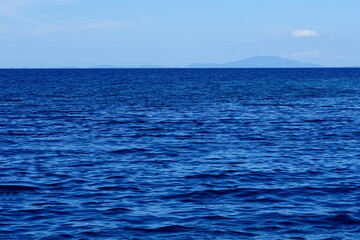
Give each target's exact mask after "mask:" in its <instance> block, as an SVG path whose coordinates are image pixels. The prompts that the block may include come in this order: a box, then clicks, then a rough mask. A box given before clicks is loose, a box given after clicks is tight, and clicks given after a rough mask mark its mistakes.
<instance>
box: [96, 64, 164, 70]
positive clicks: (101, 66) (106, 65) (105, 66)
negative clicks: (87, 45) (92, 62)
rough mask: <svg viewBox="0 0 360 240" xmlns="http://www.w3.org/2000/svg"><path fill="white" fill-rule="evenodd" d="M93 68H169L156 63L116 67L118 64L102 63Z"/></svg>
mask: <svg viewBox="0 0 360 240" xmlns="http://www.w3.org/2000/svg"><path fill="white" fill-rule="evenodd" d="M91 68H105V69H106V68H167V67H164V66H155V65H141V66H126V67H124V66H122V67H116V66H113V65H109V64H103V65H100V66H95V67H91Z"/></svg>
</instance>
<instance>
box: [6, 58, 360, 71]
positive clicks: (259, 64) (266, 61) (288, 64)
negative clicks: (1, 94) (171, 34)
mask: <svg viewBox="0 0 360 240" xmlns="http://www.w3.org/2000/svg"><path fill="white" fill-rule="evenodd" d="M187 68H188V69H191V68H193V69H198V68H360V65H355V66H336V67H328V66H322V65H319V64H314V63H305V62H300V61H296V60H291V59H286V58H281V57H274V56H258V57H251V58H246V59H243V60H239V61H232V62H227V63H192V64H189V65H186V66H158V65H140V66H115V65H110V64H102V65H98V66H91V67H77V66H67V67H19V68H17V67H16V68H1V67H0V69H187Z"/></svg>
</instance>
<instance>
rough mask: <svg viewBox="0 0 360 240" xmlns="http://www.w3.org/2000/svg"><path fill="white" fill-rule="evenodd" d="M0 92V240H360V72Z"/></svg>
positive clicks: (102, 79)
mask: <svg viewBox="0 0 360 240" xmlns="http://www.w3.org/2000/svg"><path fill="white" fill-rule="evenodd" d="M0 86H1V88H0V166H1V168H0V170H1V171H0V239H150V240H151V239H179V240H180V239H181V240H182V239H209V240H210V239H211V240H213V239H323V240H325V239H326V240H330V239H334V240H335V239H360V175H359V172H360V69H147V70H146V69H142V70H141V69H113V70H110V69H109V70H95V69H93V70H76V69H75V70H69V69H64V70H0Z"/></svg>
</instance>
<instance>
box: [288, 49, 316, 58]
mask: <svg viewBox="0 0 360 240" xmlns="http://www.w3.org/2000/svg"><path fill="white" fill-rule="evenodd" d="M320 54H321V53H320V51H319V50H316V51H302V52H295V53H292V54H288V55H287V56H288V57H292V58H300V57H318V56H320Z"/></svg>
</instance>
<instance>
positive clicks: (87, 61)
mask: <svg viewBox="0 0 360 240" xmlns="http://www.w3.org/2000/svg"><path fill="white" fill-rule="evenodd" d="M359 12H360V1H359V0H344V1H339V0H301V1H300V0H291V1H290V0H271V1H270V0H256V1H250V0H223V1H219V0H181V1H171V0H131V1H130V0H128V1H125V0H101V1H100V0H0V54H1V57H0V67H2V68H7V67H67V66H77V67H91V66H97V65H102V64H111V65H115V66H134V65H135V66H137V65H163V66H174V67H177V66H178V67H181V66H185V65H188V64H190V63H195V62H203V63H224V62H229V61H236V60H240V59H244V58H248V57H253V56H279V57H286V58H290V59H295V60H299V61H304V62H312V63H317V64H321V65H325V66H352V65H360V47H359V46H360V27H359V23H360V17H359Z"/></svg>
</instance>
